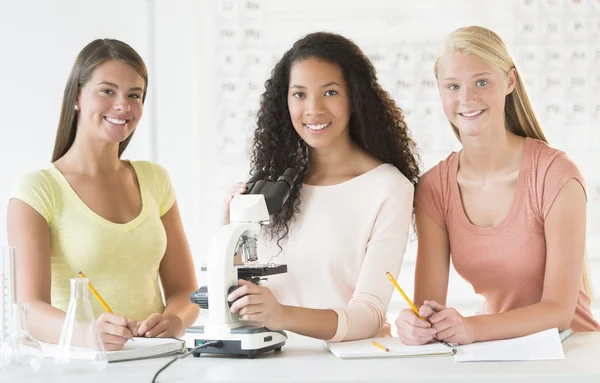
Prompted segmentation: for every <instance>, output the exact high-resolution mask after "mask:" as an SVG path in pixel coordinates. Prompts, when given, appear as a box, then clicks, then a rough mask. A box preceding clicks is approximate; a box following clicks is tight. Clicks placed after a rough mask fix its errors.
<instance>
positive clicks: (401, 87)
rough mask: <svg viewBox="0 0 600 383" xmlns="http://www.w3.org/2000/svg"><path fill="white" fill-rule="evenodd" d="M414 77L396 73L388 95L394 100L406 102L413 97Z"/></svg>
mask: <svg viewBox="0 0 600 383" xmlns="http://www.w3.org/2000/svg"><path fill="white" fill-rule="evenodd" d="M415 81H416V79H415V77H414V76H413V75H412V73H403V72H398V73H397V75H396V77H395V78H394V82H393V86H392V88H390V93H392V95H393V96H394V98H395V99H396V98H397V99H400V100H406V99H413V98H414V97H415Z"/></svg>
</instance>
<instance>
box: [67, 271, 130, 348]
mask: <svg viewBox="0 0 600 383" xmlns="http://www.w3.org/2000/svg"><path fill="white" fill-rule="evenodd" d="M78 276H79V277H80V278H87V277H86V276H85V275H84V274H83V273H82V272H81V271H80V272H79V273H78ZM88 287H89V289H90V292H91V293H92V294H93V295H94V296H95V297H96V299H98V302H100V304H101V305H102V307H104V309H105V310H106V312H105V313H102V314H101V315H100V316H99V317H98V319H97V320H96V325H97V326H98V330H99V332H100V337H101V339H102V342H103V343H104V348H105V349H106V351H115V350H120V349H122V348H123V345H125V343H126V342H127V341H128V340H129V339H132V340H133V337H134V336H136V335H137V331H138V329H137V326H138V322H137V321H135V320H132V319H128V318H126V317H125V316H123V315H119V314H115V313H113V311H112V310H111V308H110V307H109V306H108V304H107V303H106V302H105V301H104V299H103V298H102V297H101V296H100V294H99V293H98V291H97V290H96V289H95V288H94V286H92V284H91V282H89V281H88Z"/></svg>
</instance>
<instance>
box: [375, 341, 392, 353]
mask: <svg viewBox="0 0 600 383" xmlns="http://www.w3.org/2000/svg"><path fill="white" fill-rule="evenodd" d="M371 343H372V344H373V346H375V347H377V348H380V349H382V350H383V351H385V352H390V349H389V348H387V347H385V346H384V345H382V344H380V343H377V342H375V341H373V342H371Z"/></svg>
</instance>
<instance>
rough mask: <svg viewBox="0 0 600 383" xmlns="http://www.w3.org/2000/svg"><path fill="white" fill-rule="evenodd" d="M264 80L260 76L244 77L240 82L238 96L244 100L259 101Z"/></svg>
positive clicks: (263, 89) (262, 91)
mask: <svg viewBox="0 0 600 383" xmlns="http://www.w3.org/2000/svg"><path fill="white" fill-rule="evenodd" d="M263 84H264V80H263V79H262V78H260V77H256V76H250V77H246V78H244V80H243V81H242V83H241V92H240V97H241V99H242V100H243V101H245V102H250V103H256V104H258V103H259V102H260V95H261V94H263V93H264V91H265V87H264V85H263Z"/></svg>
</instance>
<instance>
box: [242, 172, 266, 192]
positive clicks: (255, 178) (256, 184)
mask: <svg viewBox="0 0 600 383" xmlns="http://www.w3.org/2000/svg"><path fill="white" fill-rule="evenodd" d="M265 178H267V172H265V171H264V170H262V169H258V170H257V171H255V172H254V174H252V177H250V179H248V181H246V186H247V187H248V189H247V190H246V193H245V194H259V193H260V191H261V190H262V188H263V187H264V186H265V184H266V183H267V181H266V180H265Z"/></svg>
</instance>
